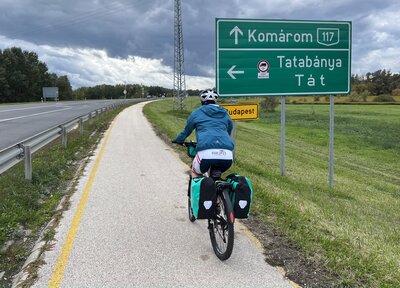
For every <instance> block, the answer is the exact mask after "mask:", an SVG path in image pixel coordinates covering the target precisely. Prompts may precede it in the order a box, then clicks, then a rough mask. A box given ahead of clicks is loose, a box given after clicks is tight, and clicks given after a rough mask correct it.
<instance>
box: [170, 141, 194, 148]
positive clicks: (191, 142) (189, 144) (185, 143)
mask: <svg viewBox="0 0 400 288" xmlns="http://www.w3.org/2000/svg"><path fill="white" fill-rule="evenodd" d="M171 142H172V143H174V144H177V145H182V146H184V147H190V146H192V147H196V145H197V142H195V141H190V142H186V141H185V142H182V143H178V142H175V140H172V141H171Z"/></svg>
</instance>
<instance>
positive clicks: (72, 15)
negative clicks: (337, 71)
mask: <svg viewBox="0 0 400 288" xmlns="http://www.w3.org/2000/svg"><path fill="white" fill-rule="evenodd" d="M399 11H400V1H399V0H374V1H372V0H354V1H351V0H335V1H323V0H292V1H290V0H246V1H244V0H182V18H183V37H184V48H185V72H186V83H187V88H188V89H202V88H205V87H213V86H215V84H214V83H215V79H214V78H215V18H250V19H289V20H340V21H352V28H353V44H352V73H357V74H365V73H367V72H374V71H376V70H379V69H389V70H391V71H392V72H393V73H399V72H400V49H399V46H400V21H399ZM12 46H17V47H21V48H22V49H24V50H28V51H34V52H36V53H37V54H38V55H39V58H40V60H41V61H43V62H45V63H46V64H47V65H48V68H49V71H50V72H54V73H57V74H58V75H68V77H69V79H70V81H71V84H72V85H73V87H74V88H77V87H81V86H94V85H98V84H103V83H105V84H112V85H114V84H117V83H125V82H126V83H142V84H144V85H158V86H164V87H168V88H172V85H173V67H174V66H173V63H174V59H173V57H174V1H173V0H112V1H110V0H84V1H82V0H67V1H66V0H0V49H4V48H8V47H12Z"/></svg>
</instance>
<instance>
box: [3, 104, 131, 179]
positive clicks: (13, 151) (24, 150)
mask: <svg viewBox="0 0 400 288" xmlns="http://www.w3.org/2000/svg"><path fill="white" fill-rule="evenodd" d="M125 103H127V102H119V103H114V104H112V105H109V106H107V107H103V108H99V109H96V110H93V111H91V112H89V113H87V114H84V115H81V116H79V117H76V118H74V119H73V120H70V121H67V122H64V123H62V124H60V125H57V126H56V127H53V128H50V129H47V130H45V131H43V132H40V133H38V134H36V135H34V136H32V137H29V138H28V139H25V140H23V141H21V142H19V143H16V144H15V145H12V146H10V147H8V148H5V149H3V150H1V151H0V174H2V173H3V172H5V171H7V170H8V169H10V168H11V167H12V166H14V165H16V164H17V163H19V162H20V161H22V160H25V179H27V180H32V154H33V153H35V152H36V151H38V150H39V149H41V148H43V147H44V146H46V145H47V144H49V143H50V142H52V141H54V140H55V139H57V138H58V137H61V143H62V145H63V146H64V147H67V139H68V138H67V134H68V132H69V131H71V130H73V129H75V128H76V127H77V126H78V128H79V129H80V133H81V135H82V134H83V122H85V121H87V120H89V119H91V118H94V117H96V116H97V115H99V114H101V113H103V112H105V111H108V110H110V109H113V108H115V107H117V106H120V105H123V104H125Z"/></svg>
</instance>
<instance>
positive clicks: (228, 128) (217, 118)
mask: <svg viewBox="0 0 400 288" xmlns="http://www.w3.org/2000/svg"><path fill="white" fill-rule="evenodd" d="M199 96H200V100H201V105H202V106H201V107H199V108H197V109H196V110H194V111H193V112H192V113H191V114H190V116H189V118H188V119H187V123H186V127H185V129H183V131H182V132H181V133H180V134H179V135H178V136H177V137H176V139H175V140H173V142H175V143H183V142H184V141H185V139H186V138H187V137H188V136H189V135H190V134H191V133H192V131H193V130H194V129H196V140H197V146H196V152H197V153H196V157H194V159H193V163H192V177H193V178H194V177H201V176H202V175H203V173H205V172H207V171H208V170H209V169H210V167H211V166H213V167H214V168H216V169H219V170H221V172H224V171H226V170H228V169H229V167H230V166H231V165H232V160H233V152H232V151H233V148H234V144H233V141H232V139H231V138H230V136H229V135H230V134H231V132H232V128H233V122H232V119H231V118H230V116H229V114H228V112H227V111H226V110H225V109H223V108H221V107H219V106H218V105H217V104H216V100H217V98H218V94H217V93H216V92H215V91H214V90H213V89H206V90H203V91H201V93H200V95H199Z"/></svg>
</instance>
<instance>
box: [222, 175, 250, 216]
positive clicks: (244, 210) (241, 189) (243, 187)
mask: <svg viewBox="0 0 400 288" xmlns="http://www.w3.org/2000/svg"><path fill="white" fill-rule="evenodd" d="M226 181H227V182H229V183H231V184H232V186H233V190H232V192H231V201H232V206H233V213H234V214H235V218H238V219H244V218H248V217H249V212H250V208H251V201H252V200H253V186H252V185H251V183H250V180H249V179H248V178H247V177H244V176H240V175H239V174H235V173H233V174H230V175H228V176H227V177H226Z"/></svg>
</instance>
